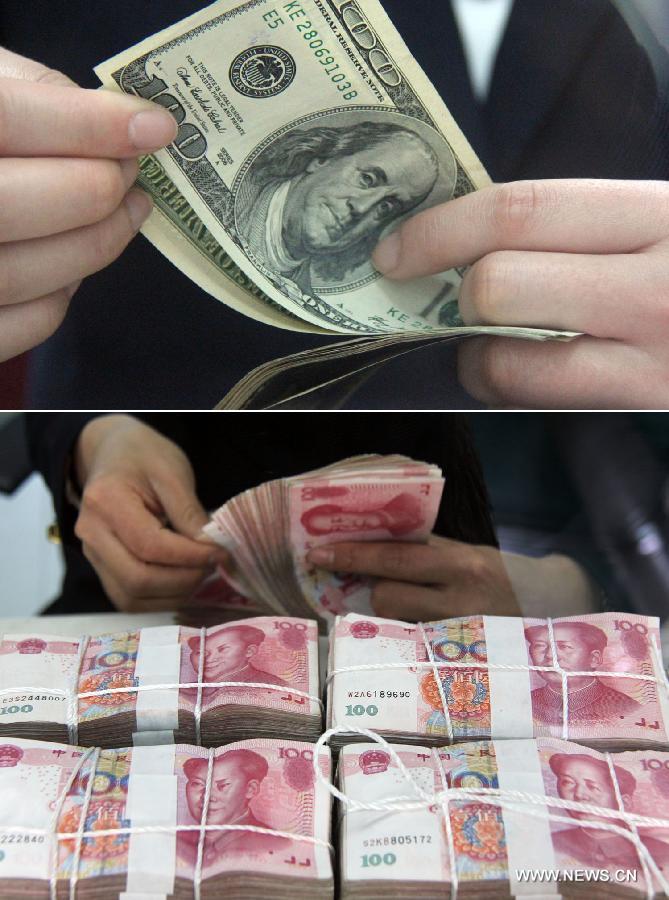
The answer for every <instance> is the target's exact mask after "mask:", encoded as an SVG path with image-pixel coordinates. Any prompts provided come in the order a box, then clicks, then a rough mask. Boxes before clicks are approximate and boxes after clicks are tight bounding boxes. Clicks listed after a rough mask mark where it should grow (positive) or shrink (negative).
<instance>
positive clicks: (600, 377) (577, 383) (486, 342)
mask: <svg viewBox="0 0 669 900" xmlns="http://www.w3.org/2000/svg"><path fill="white" fill-rule="evenodd" d="M458 377H459V379H460V382H461V383H462V385H463V387H464V388H465V390H467V391H468V392H469V393H470V394H471V395H472V396H473V397H476V399H478V400H480V401H481V402H483V403H485V404H487V405H488V406H495V407H502V406H503V407H509V408H521V409H647V408H648V402H649V401H648V398H649V397H651V396H652V397H653V398H654V402H653V405H654V406H660V405H662V406H664V405H666V404H667V403H669V388H665V389H664V390H665V395H666V396H665V398H664V400H662V401H661V402H660V400H657V399H656V398H657V397H658V396H659V395H660V393H661V386H662V385H665V384H666V376H663V374H662V372H661V369H660V366H659V363H653V362H652V361H651V359H650V358H649V357H648V356H647V355H646V354H645V353H644V352H643V351H642V350H639V349H637V348H635V347H633V346H628V345H626V344H623V343H621V342H618V341H610V340H599V339H597V338H591V337H582V338H577V339H576V340H574V341H571V342H570V343H546V344H544V343H541V344H539V343H536V344H535V343H532V342H524V341H516V340H513V339H509V338H477V339H475V340H473V341H467V342H464V343H463V344H461V346H460V348H459V351H458Z"/></svg>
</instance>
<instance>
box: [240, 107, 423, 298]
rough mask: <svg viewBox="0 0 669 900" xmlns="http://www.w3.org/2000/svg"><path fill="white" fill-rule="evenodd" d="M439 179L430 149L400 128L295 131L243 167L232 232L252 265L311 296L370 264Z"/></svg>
mask: <svg viewBox="0 0 669 900" xmlns="http://www.w3.org/2000/svg"><path fill="white" fill-rule="evenodd" d="M438 176H439V161H438V159H437V156H436V154H435V152H434V151H433V149H432V148H431V147H430V146H429V145H428V143H427V142H426V141H425V140H423V138H422V137H420V136H419V135H418V134H416V133H415V132H414V131H411V130H410V129H409V128H405V127H402V126H401V125H397V124H391V123H383V122H361V123H360V124H358V125H355V126H350V127H341V126H339V127H326V126H320V127H311V128H300V129H295V130H293V131H291V132H289V133H288V134H286V135H284V136H283V137H280V138H278V139H277V140H276V141H274V143H273V144H272V145H271V146H270V147H269V148H268V149H267V150H265V151H264V152H263V153H261V154H260V156H259V157H258V159H257V160H256V162H255V163H254V164H253V165H252V167H251V169H250V170H249V174H248V176H247V178H246V180H245V182H244V188H243V189H242V190H241V191H240V192H239V196H238V199H237V222H238V226H239V228H240V231H241V233H242V236H243V238H244V239H245V240H246V242H247V245H248V247H249V250H250V251H251V252H252V253H253V255H255V256H256V257H257V258H258V259H260V260H261V261H262V262H264V264H265V265H266V267H267V268H268V269H269V270H270V271H272V272H275V273H276V274H278V275H281V276H283V277H284V278H287V279H290V280H291V281H293V282H294V283H295V284H297V285H298V287H300V288H301V289H302V291H304V292H305V293H310V292H311V291H312V290H313V285H314V284H320V285H322V286H326V287H327V286H330V285H341V284H344V283H345V282H346V281H347V279H349V278H350V276H351V274H352V273H354V272H355V271H356V269H358V268H359V267H360V266H362V265H364V264H365V263H369V261H370V256H371V253H372V250H373V249H374V247H375V246H376V244H377V243H378V241H379V239H380V237H381V235H382V234H383V232H384V231H385V230H386V229H387V228H388V227H389V226H390V225H392V223H393V222H395V221H396V220H397V219H399V218H400V217H401V216H403V215H405V214H406V213H409V212H410V211H411V210H413V209H415V208H416V207H417V206H419V205H420V204H421V203H422V202H423V201H424V200H425V199H426V198H427V197H428V196H429V195H430V193H431V191H432V189H433V188H434V186H435V184H436V182H437V178H438ZM371 271H372V269H371V263H370V273H371Z"/></svg>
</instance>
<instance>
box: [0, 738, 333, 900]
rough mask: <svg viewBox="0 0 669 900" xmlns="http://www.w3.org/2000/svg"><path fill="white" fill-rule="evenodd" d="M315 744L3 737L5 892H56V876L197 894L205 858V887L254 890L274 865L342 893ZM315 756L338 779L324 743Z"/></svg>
mask: <svg viewBox="0 0 669 900" xmlns="http://www.w3.org/2000/svg"><path fill="white" fill-rule="evenodd" d="M313 755H314V749H313V747H312V746H311V745H309V744H304V743H301V742H299V741H294V740H283V739H282V740H264V739H258V740H249V741H241V742H237V743H235V744H232V745H231V746H229V747H225V748H221V749H218V750H216V751H215V752H214V753H213V756H212V757H210V754H209V753H208V752H207V751H206V750H202V749H200V748H198V747H193V746H188V745H183V744H177V745H174V744H172V745H168V746H162V747H135V748H133V749H120V750H103V751H102V752H101V753H99V755H98V754H95V753H94V752H93V751H89V752H88V754H87V756H86V758H83V759H82V757H84V751H83V750H82V749H81V748H79V747H68V746H64V745H61V744H55V743H41V742H39V741H28V740H22V739H10V741H8V742H7V743H4V744H2V745H1V746H0V793H1V794H2V797H3V803H2V805H1V806H0V843H1V844H2V847H3V853H2V856H0V863H1V865H0V895H2V896H3V897H18V896H34V897H37V896H39V897H41V896H48V882H49V879H50V877H51V876H54V877H55V880H56V881H57V882H58V883H59V884H60V886H61V888H62V887H64V885H66V884H67V883H68V882H70V880H72V884H74V882H75V881H76V883H77V891H76V893H77V896H81V895H82V894H83V896H92V895H93V894H94V895H95V896H100V897H103V898H104V897H118V896H123V897H126V898H128V897H130V896H132V897H136V898H137V897H140V896H141V897H156V896H160V895H162V896H168V895H169V896H192V885H193V882H195V881H197V880H198V877H197V868H196V867H197V863H198V857H200V863H201V864H200V873H199V874H200V878H201V881H202V883H203V887H204V892H203V896H212V894H211V893H209V894H208V893H207V890H210V891H212V890H214V889H215V895H216V896H228V895H229V894H230V893H232V894H235V895H238V894H239V890H240V887H241V886H240V885H239V884H237V882H238V881H240V880H241V881H242V882H244V883H245V885H246V884H248V885H249V886H250V891H251V893H250V895H251V896H253V879H254V878H256V879H257V878H263V877H268V878H271V879H273V881H274V885H275V888H281V887H283V888H284V890H285V882H288V883H292V882H294V883H295V885H296V888H295V890H296V891H297V890H299V884H300V881H305V880H306V881H309V882H310V883H311V884H312V885H313V895H314V896H318V893H317V891H318V889H319V888H322V889H323V894H324V895H325V896H327V897H331V893H332V892H331V879H332V867H331V862H330V854H329V851H328V849H327V841H328V839H329V831H330V795H329V793H328V791H327V790H326V789H325V788H324V787H323V786H322V785H321V784H318V783H317V782H316V779H315V773H314V764H313ZM210 758H211V762H210ZM318 762H319V765H320V769H321V772H322V774H323V776H324V778H325V779H329V775H330V758H329V753H328V751H327V750H321V751H320V752H319V756H318ZM91 782H92V783H93V787H92V789H90V788H89V785H90V784H91ZM207 785H208V789H207ZM201 824H206V825H207V826H209V828H210V830H209V831H207V832H206V833H205V834H202V832H201V831H200V829H199V827H198V826H200V825H201ZM217 826H218V829H219V830H216V828H217ZM226 826H229V827H226ZM152 828H153V829H157V831H154V832H153V833H152V832H151V829H152ZM23 829H34V830H35V832H34V833H32V834H29V833H25V832H24V831H23ZM142 829H147V830H148V833H146V832H145V833H143V832H142ZM161 829H162V830H161ZM80 831H84V832H86V833H87V836H86V837H85V838H84V839H83V840H80V841H78V840H77V833H78V832H80ZM54 832H58V833H59V834H60V838H59V840H58V844H57V849H56V850H55V852H54V843H53V840H52V837H51V836H52V834H53V833H54ZM116 832H118V833H116ZM276 832H278V833H276ZM69 833H71V835H72V837H71V838H69V836H68V835H69ZM98 835H99V836H98ZM303 838H304V840H303ZM258 895H261V892H258ZM58 896H61V893H60V892H59V893H58ZM63 896H64V894H63ZM309 896H311V894H309Z"/></svg>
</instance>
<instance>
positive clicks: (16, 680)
mask: <svg viewBox="0 0 669 900" xmlns="http://www.w3.org/2000/svg"><path fill="white" fill-rule="evenodd" d="M0 688H1V689H2V694H1V698H2V706H1V707H0V708H1V709H2V715H1V716H0V735H4V736H9V735H11V736H14V737H26V738H28V737H29V738H36V739H43V740H58V741H69V742H70V743H75V744H76V743H80V744H84V745H86V746H103V747H122V746H128V745H131V744H133V743H134V744H163V743H173V742H174V741H177V742H181V743H198V744H202V745H204V746H208V747H211V746H219V745H222V744H226V743H229V742H231V741H235V740H241V739H242V738H249V737H267V738H269V737H277V736H282V735H286V734H290V735H291V736H292V737H294V738H297V739H300V740H306V741H315V740H316V738H317V737H318V735H319V734H320V732H321V729H322V710H321V704H320V697H319V694H320V691H319V670H318V633H317V627H316V624H315V622H313V621H308V620H304V619H292V618H289V617H283V618H278V617H257V618H253V619H249V620H240V621H238V622H233V623H230V624H227V625H219V626H217V627H215V628H210V629H207V630H205V629H201V630H197V629H193V628H182V627H179V626H178V625H175V626H166V627H160V628H142V629H140V630H139V631H133V632H123V633H121V634H112V635H105V636H103V637H92V638H90V639H89V638H81V639H79V640H72V639H71V638H70V639H67V638H63V637H56V636H49V635H40V634H17V635H13V636H12V635H5V636H4V638H3V641H2V644H0Z"/></svg>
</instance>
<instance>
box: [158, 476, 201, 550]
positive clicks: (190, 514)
mask: <svg viewBox="0 0 669 900" xmlns="http://www.w3.org/2000/svg"><path fill="white" fill-rule="evenodd" d="M156 489H157V491H158V494H159V498H160V502H161V503H162V506H163V509H164V510H165V512H166V514H167V518H168V519H169V521H170V525H171V526H172V528H174V530H175V531H177V532H178V533H179V534H183V535H184V536H185V537H189V538H193V539H195V538H197V537H198V536H199V534H200V532H201V531H202V529H203V528H204V526H205V525H206V524H207V522H208V521H209V516H208V515H207V513H206V512H205V511H204V508H203V506H202V504H201V503H200V501H199V500H198V498H197V495H196V494H195V491H194V490H193V489H192V488H191V487H190V486H189V485H185V484H182V483H181V482H180V481H177V480H174V481H171V482H170V484H169V486H167V485H164V486H157V485H156Z"/></svg>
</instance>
